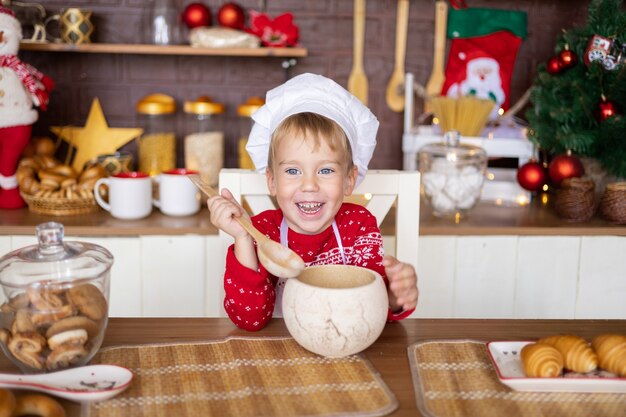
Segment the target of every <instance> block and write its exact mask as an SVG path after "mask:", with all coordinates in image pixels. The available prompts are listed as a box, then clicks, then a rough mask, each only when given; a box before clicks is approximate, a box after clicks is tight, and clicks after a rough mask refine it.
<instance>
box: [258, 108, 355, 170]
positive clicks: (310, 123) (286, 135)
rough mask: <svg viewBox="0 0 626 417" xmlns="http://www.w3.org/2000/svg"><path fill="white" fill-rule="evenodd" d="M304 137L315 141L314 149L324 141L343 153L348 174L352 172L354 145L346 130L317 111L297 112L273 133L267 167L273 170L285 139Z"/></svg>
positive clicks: (334, 149) (331, 147)
mask: <svg viewBox="0 0 626 417" xmlns="http://www.w3.org/2000/svg"><path fill="white" fill-rule="evenodd" d="M295 137H297V138H302V139H304V140H305V141H313V150H314V151H316V150H318V149H319V147H320V146H321V144H322V141H324V143H326V145H328V147H329V148H330V149H331V150H332V151H333V152H339V153H340V154H341V155H343V157H344V160H343V161H340V162H342V163H343V164H344V165H345V167H346V174H350V172H352V170H353V169H354V161H353V160H352V147H351V146H350V141H348V136H346V132H344V130H343V129H342V128H341V126H339V124H337V123H336V122H335V121H334V120H331V119H329V118H328V117H325V116H322V115H320V114H317V113H308V112H307V113H296V114H292V115H291V116H289V117H287V118H286V119H285V120H283V121H282V122H281V123H280V125H278V127H277V128H276V130H275V131H274V133H273V134H272V138H271V141H270V148H269V154H268V157H267V167H268V169H269V170H270V171H271V172H273V170H274V166H273V164H274V160H275V158H276V149H277V148H278V146H280V143H281V142H282V141H283V140H285V139H291V138H295Z"/></svg>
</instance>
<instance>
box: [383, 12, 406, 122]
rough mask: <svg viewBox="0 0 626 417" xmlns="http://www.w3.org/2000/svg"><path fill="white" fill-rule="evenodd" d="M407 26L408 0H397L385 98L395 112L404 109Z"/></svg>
mask: <svg viewBox="0 0 626 417" xmlns="http://www.w3.org/2000/svg"><path fill="white" fill-rule="evenodd" d="M408 26H409V0H398V16H397V17H396V57H395V67H394V69H393V73H392V74H391V78H390V79H389V82H388V83H387V91H386V93H385V99H386V101H387V105H388V106H389V108H390V109H391V110H393V111H396V112H401V111H402V110H404V89H403V88H402V86H403V85H404V58H405V55H406V33H407V30H408Z"/></svg>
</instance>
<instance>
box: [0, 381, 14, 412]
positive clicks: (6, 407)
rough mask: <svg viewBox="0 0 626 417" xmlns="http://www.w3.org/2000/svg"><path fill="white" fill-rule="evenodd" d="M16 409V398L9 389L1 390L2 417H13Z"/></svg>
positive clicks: (0, 408) (0, 405)
mask: <svg viewBox="0 0 626 417" xmlns="http://www.w3.org/2000/svg"><path fill="white" fill-rule="evenodd" d="M14 409H15V396H14V395H13V393H12V392H11V391H9V390H8V389H3V388H0V417H12V416H13V410H14Z"/></svg>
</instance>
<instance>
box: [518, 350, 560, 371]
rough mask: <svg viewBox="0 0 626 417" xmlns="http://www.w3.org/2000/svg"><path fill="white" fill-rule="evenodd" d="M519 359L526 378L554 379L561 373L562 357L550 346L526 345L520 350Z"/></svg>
mask: <svg viewBox="0 0 626 417" xmlns="http://www.w3.org/2000/svg"><path fill="white" fill-rule="evenodd" d="M521 357H522V364H523V365H524V373H525V374H526V376H527V377H530V378H554V377H557V376H559V375H560V374H561V372H563V355H561V352H559V351H558V350H556V348H554V347H552V346H550V345H545V344H542V343H531V344H529V345H526V346H524V347H523V348H522V352H521Z"/></svg>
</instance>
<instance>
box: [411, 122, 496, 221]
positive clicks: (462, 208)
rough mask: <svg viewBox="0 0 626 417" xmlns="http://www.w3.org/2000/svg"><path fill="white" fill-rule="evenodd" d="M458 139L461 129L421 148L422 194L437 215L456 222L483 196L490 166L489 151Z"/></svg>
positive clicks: (419, 154) (419, 162)
mask: <svg viewBox="0 0 626 417" xmlns="http://www.w3.org/2000/svg"><path fill="white" fill-rule="evenodd" d="M459 140H460V135H459V132H456V131H449V132H446V133H445V134H444V141H443V143H431V144H428V145H425V146H423V147H422V148H420V150H419V151H418V167H419V171H420V173H421V176H422V194H423V195H424V196H425V197H426V201H427V202H428V203H429V204H430V206H431V207H432V209H433V213H434V215H435V216H438V217H450V218H453V219H455V220H456V221H458V220H459V219H461V218H463V217H464V216H465V215H467V213H468V212H469V211H470V210H471V209H472V207H474V206H475V205H476V203H477V202H478V200H479V199H480V194H481V192H482V187H483V183H484V181H485V173H486V169H487V152H485V150H484V149H483V148H481V147H479V146H472V145H468V144H461V143H460V142H459Z"/></svg>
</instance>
